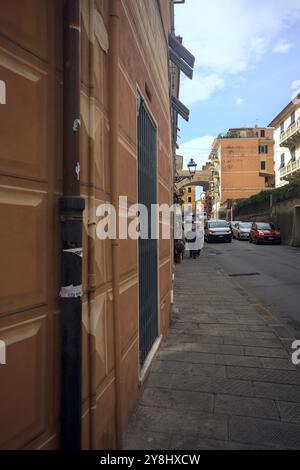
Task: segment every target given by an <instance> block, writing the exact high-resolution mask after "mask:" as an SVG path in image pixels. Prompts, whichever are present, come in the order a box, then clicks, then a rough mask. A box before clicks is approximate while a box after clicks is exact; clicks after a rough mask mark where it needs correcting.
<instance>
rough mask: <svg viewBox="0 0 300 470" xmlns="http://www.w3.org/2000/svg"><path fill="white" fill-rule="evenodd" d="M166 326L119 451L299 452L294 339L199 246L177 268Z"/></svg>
mask: <svg viewBox="0 0 300 470" xmlns="http://www.w3.org/2000/svg"><path fill="white" fill-rule="evenodd" d="M174 287H175V290H174V292H175V303H174V306H173V309H174V313H173V316H172V321H171V326H170V329H169V332H168V334H167V335H166V338H165V339H164V341H163V342H162V345H161V349H160V351H159V352H158V354H157V357H156V359H155V361H154V363H153V365H152V371H151V372H150V374H149V378H148V380H147V382H146V383H145V384H144V388H143V392H142V394H141V397H140V400H139V403H138V405H137V407H136V409H135V410H134V412H133V414H132V416H131V419H130V422H129V425H128V429H127V431H126V433H125V438H124V441H125V448H126V449H144V450H145V449H146V450H147V449H149V450H154V449H157V450H160V449H166V450H169V449H178V450H186V449H188V450H190V449H196V450H201V449H203V450H204V449H300V370H299V368H298V367H296V366H294V365H293V364H292V362H291V354H290V351H289V347H290V344H291V342H292V341H293V338H291V337H290V333H289V332H288V331H287V329H286V327H285V325H281V324H279V322H278V320H277V319H276V318H274V317H273V315H272V312H270V311H268V310H267V309H266V308H265V307H264V306H263V305H260V304H259V303H258V302H257V300H256V299H254V298H251V297H250V296H249V295H248V294H247V293H246V292H245V291H244V290H243V289H242V288H241V287H240V286H238V285H237V284H236V281H235V280H234V279H233V278H230V277H228V276H227V275H226V273H224V272H223V270H222V269H221V268H220V267H219V266H218V264H217V263H216V258H214V257H212V256H209V250H208V249H207V248H204V250H203V251H202V253H201V256H200V258H199V259H197V260H196V261H195V260H190V259H185V260H184V262H183V263H182V264H181V265H179V266H177V268H176V272H175V286H174Z"/></svg>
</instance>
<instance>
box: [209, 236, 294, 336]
mask: <svg viewBox="0 0 300 470" xmlns="http://www.w3.org/2000/svg"><path fill="white" fill-rule="evenodd" d="M207 253H208V255H210V256H216V257H217V258H216V260H215V261H216V262H217V263H218V264H219V265H220V266H221V267H222V268H223V269H224V271H225V272H226V273H227V274H228V275H230V276H232V275H233V277H234V278H235V280H236V281H237V282H238V284H239V285H240V286H241V287H243V288H244V289H245V290H246V291H247V292H248V293H249V294H251V295H253V296H254V297H256V298H257V300H258V301H259V302H261V303H262V305H263V306H265V307H267V308H269V309H270V310H271V311H272V313H273V314H274V315H275V317H277V318H278V320H279V321H280V323H284V324H285V325H286V326H287V327H288V329H289V330H290V331H291V332H292V333H293V334H294V335H295V336H296V337H297V338H300V308H299V305H300V248H293V247H291V246H286V245H281V246H274V245H259V246H256V245H253V244H251V243H249V242H247V241H238V240H233V243H232V244H230V245H229V244H223V243H222V244H217V243H215V244H211V245H207Z"/></svg>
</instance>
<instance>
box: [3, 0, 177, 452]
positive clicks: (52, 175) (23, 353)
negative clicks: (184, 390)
mask: <svg viewBox="0 0 300 470" xmlns="http://www.w3.org/2000/svg"><path fill="white" fill-rule="evenodd" d="M63 4H64V2H63V1H62V0H38V1H37V0H27V1H24V2H20V1H19V0H10V1H9V2H7V1H6V0H0V79H1V81H2V82H4V83H5V84H6V104H5V105H2V104H1V105H0V129H1V139H0V195H1V198H0V207H1V219H2V228H1V234H0V237H1V247H2V250H1V251H2V256H1V282H0V286H1V287H0V289H1V293H0V340H1V341H4V342H5V344H6V348H7V349H6V364H5V365H1V366H0V384H1V385H0V417H1V426H0V448H3V449H20V448H24V449H58V448H59V447H60V409H61V406H62V404H61V402H60V380H61V379H60V351H61V344H60V306H59V299H58V294H59V289H60V252H61V247H60V219H59V210H58V203H59V198H60V196H61V194H62V179H63V174H62V151H63V150H62V132H63V130H62V93H63V88H62V79H63V74H62V69H63V57H62V42H63V39H62V36H63V19H62V18H63ZM112 4H116V5H117V7H116V8H117V15H115V13H114V15H113V18H114V21H116V22H117V24H118V31H119V36H118V39H117V51H118V52H117V59H116V58H114V60H115V59H116V60H115V62H114V64H117V80H116V83H117V85H116V86H117V89H116V90H114V89H112V86H113V85H112V83H113V82H112V76H111V70H112V68H111V61H112V54H116V51H115V50H114V47H115V46H116V44H115V45H113V44H114V43H113V40H114V39H113V38H112V37H111V22H112V13H111V7H112ZM171 8H172V2H170V1H169V0H160V1H153V0H143V1H136V0H116V2H115V1H114V0H112V1H111V0H81V59H82V61H81V98H80V100H81V130H80V141H81V144H80V168H81V169H80V188H81V195H82V196H83V197H84V199H85V210H84V213H83V257H82V263H83V269H82V276H83V285H82V289H83V296H82V408H81V418H82V419H81V423H82V448H83V449H108V448H115V447H116V446H117V445H118V444H117V440H118V436H119V442H120V435H122V432H123V431H124V429H125V427H126V423H127V421H128V417H129V415H130V413H131V411H132V409H133V407H134V405H135V403H136V401H137V399H138V396H139V390H140V386H141V384H142V383H143V380H144V379H145V377H146V376H147V371H148V370H149V367H150V365H151V360H152V358H153V356H154V354H155V351H156V350H157V348H158V347H159V343H160V340H161V338H162V336H163V335H164V333H165V332H166V330H167V328H168V325H169V322H170V311H171V289H172V266H173V261H172V259H173V244H172V240H171V228H170V239H169V240H165V239H164V240H158V241H157V245H156V250H157V251H156V253H157V258H156V262H157V264H156V268H155V270H156V271H155V273H156V274H155V277H154V280H155V283H156V285H157V290H156V303H157V310H156V311H155V321H156V330H155V333H154V336H153V339H152V343H151V344H150V349H149V348H148V349H149V351H148V350H147V357H146V359H145V360H144V359H143V361H141V360H140V354H141V341H140V337H141V325H140V317H139V313H140V306H139V305H140V304H139V296H140V291H139V286H140V283H141V273H140V268H139V246H138V241H136V240H130V239H127V240H119V242H118V243H119V265H118V273H119V277H118V279H117V281H115V282H117V284H116V286H114V285H113V282H114V281H113V276H112V249H113V247H112V242H111V240H99V239H98V237H97V234H96V226H97V222H98V218H97V216H96V209H97V207H98V206H99V205H100V204H101V203H103V202H111V200H112V192H111V185H112V181H113V179H114V176H112V175H111V171H112V166H111V152H112V148H111V135H110V133H111V132H112V121H111V112H112V111H111V106H112V105H111V103H112V97H113V94H114V93H115V92H116V93H118V97H119V100H118V107H117V113H118V126H117V141H116V142H117V144H116V154H117V165H118V174H119V176H118V181H117V182H115V184H116V185H117V188H118V194H119V195H125V196H127V198H128V204H133V203H136V202H138V199H139V196H138V191H139V187H138V186H139V185H138V174H139V168H138V167H139V163H138V146H139V138H140V137H139V128H138V112H139V109H140V108H139V106H140V103H141V100H142V103H143V109H144V112H145V116H146V118H145V119H147V122H148V123H151V128H152V130H153V133H152V135H153V138H154V141H153V142H154V147H153V148H154V150H153V151H154V154H155V157H156V163H155V165H154V170H153V174H154V180H153V181H154V184H155V192H156V200H157V203H159V204H162V203H166V204H169V205H171V204H172V202H173V189H172V186H173V161H172V122H171V112H170V109H171V108H170V96H169V89H170V82H169V78H170V77H169V59H168V39H167V38H168V33H169V31H170V28H171V16H172V15H171ZM16 12H17V14H16ZM114 288H115V289H117V292H118V295H119V303H118V305H119V307H118V311H117V312H115V313H113V310H114V296H113V289H114ZM116 323H117V324H118V325H117V326H118V328H117V330H116ZM116 342H118V348H116ZM117 350H119V353H120V358H119V359H120V364H119V367H118V368H116V351H117ZM148 353H149V354H148ZM118 387H119V388H118Z"/></svg>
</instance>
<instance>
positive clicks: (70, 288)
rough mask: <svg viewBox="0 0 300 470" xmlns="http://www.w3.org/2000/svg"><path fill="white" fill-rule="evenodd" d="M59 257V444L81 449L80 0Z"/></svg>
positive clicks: (68, 32) (66, 100)
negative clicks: (60, 255)
mask: <svg viewBox="0 0 300 470" xmlns="http://www.w3.org/2000/svg"><path fill="white" fill-rule="evenodd" d="M63 55H64V83H63V196H62V197H61V199H60V220H61V237H62V259H61V289H60V306H61V314H60V318H61V366H62V367H61V373H62V375H61V448H62V449H65V450H78V449H80V448H81V362H82V359H81V356H82V347H81V333H82V323H81V322H82V318H81V317H82V311H81V297H82V213H83V210H84V199H83V198H82V197H80V146H79V145H80V140H79V139H80V76H81V74H80V0H66V1H65V6H64V45H63Z"/></svg>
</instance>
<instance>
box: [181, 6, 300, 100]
mask: <svg viewBox="0 0 300 470" xmlns="http://www.w3.org/2000/svg"><path fill="white" fill-rule="evenodd" d="M175 15H176V32H177V33H178V34H180V35H182V36H183V44H184V45H185V46H186V47H187V48H188V49H189V50H190V51H191V52H192V53H193V54H195V56H196V72H195V79H194V80H195V82H198V84H199V85H202V86H203V92H201V91H199V90H198V87H197V86H196V85H193V84H192V82H189V84H187V83H186V82H185V81H184V82H183V88H184V90H183V96H184V97H186V96H188V98H189V102H190V103H191V102H196V101H201V100H204V99H208V98H210V97H211V95H212V94H213V93H214V91H215V90H217V89H220V88H221V87H225V86H226V85H227V84H230V86H231V82H232V79H233V77H234V76H240V74H242V73H244V72H245V71H247V70H248V69H249V68H252V67H254V66H256V65H257V63H258V62H259V61H260V60H261V58H262V57H263V55H264V54H265V53H267V52H268V51H269V50H270V49H271V47H272V45H273V44H274V41H276V38H277V37H278V35H279V34H280V33H281V32H282V31H283V30H285V29H286V28H287V26H288V25H289V24H291V23H293V22H294V21H296V20H298V19H299V17H300V2H299V0H276V1H274V0H264V2H261V1H259V0H252V2H249V1H248V0H226V1H223V2H222V1H220V0H210V1H209V2H206V1H205V0H186V3H185V4H184V5H178V6H176V7H175ZM286 44H288V43H286ZM188 88H191V89H192V90H193V91H188Z"/></svg>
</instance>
